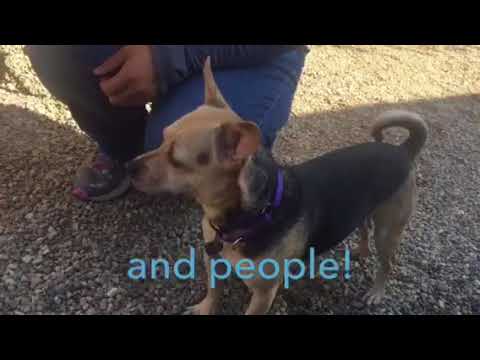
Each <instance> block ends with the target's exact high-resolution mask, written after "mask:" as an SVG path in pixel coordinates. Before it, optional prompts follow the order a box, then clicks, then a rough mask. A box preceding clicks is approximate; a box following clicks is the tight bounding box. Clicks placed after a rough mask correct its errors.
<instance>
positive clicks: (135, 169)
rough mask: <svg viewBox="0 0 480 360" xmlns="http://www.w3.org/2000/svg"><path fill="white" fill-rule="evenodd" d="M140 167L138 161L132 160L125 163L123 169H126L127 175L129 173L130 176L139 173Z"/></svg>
mask: <svg viewBox="0 0 480 360" xmlns="http://www.w3.org/2000/svg"><path fill="white" fill-rule="evenodd" d="M141 168H142V165H141V163H140V161H135V160H132V161H129V162H128V163H126V164H125V169H126V170H127V173H128V175H130V176H131V177H132V178H134V177H135V176H137V175H138V174H139V173H140V169H141Z"/></svg>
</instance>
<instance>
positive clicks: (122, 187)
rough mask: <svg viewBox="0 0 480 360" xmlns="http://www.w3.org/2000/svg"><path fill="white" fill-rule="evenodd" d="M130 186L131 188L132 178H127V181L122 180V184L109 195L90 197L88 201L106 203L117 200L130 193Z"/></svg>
mask: <svg viewBox="0 0 480 360" xmlns="http://www.w3.org/2000/svg"><path fill="white" fill-rule="evenodd" d="M130 186H131V181H130V177H128V176H127V177H125V179H123V180H122V182H121V183H120V184H119V185H118V186H117V187H116V188H115V189H113V190H112V191H110V192H109V193H108V194H105V195H101V196H95V197H89V198H88V199H87V201H93V202H104V201H109V200H113V199H117V198H119V197H120V196H122V195H124V194H125V193H126V192H127V191H128V189H130Z"/></svg>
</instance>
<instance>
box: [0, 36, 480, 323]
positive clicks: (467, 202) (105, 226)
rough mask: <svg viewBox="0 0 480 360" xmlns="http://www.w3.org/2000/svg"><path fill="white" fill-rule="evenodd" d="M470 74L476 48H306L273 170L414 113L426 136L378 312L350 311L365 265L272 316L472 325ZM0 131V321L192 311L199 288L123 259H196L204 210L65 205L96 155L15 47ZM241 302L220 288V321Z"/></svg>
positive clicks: (296, 290) (479, 60)
mask: <svg viewBox="0 0 480 360" xmlns="http://www.w3.org/2000/svg"><path fill="white" fill-rule="evenodd" d="M479 70H480V47H479V46H361V47H360V46H314V47H313V50H312V52H311V54H310V55H309V58H308V62H307V66H306V69H305V73H304V76H303V79H302V81H301V85H300V88H299V90H298V93H297V96H296V100H295V104H294V108H293V115H292V120H291V121H290V123H289V125H288V126H287V127H286V128H285V129H284V130H283V131H282V132H281V134H280V136H279V139H278V141H277V143H276V146H275V154H276V156H277V157H278V158H279V159H280V160H281V161H283V162H286V163H295V162H299V161H302V160H305V159H308V158H311V157H313V156H316V155H319V154H321V153H323V152H325V151H327V150H331V149H334V148H336V147H340V146H345V145H347V144H353V143H358V142H361V141H366V140H368V129H369V127H370V125H371V124H372V119H373V118H374V116H376V115H377V114H379V113H380V112H381V111H383V110H386V109H391V108H400V109H410V110H413V111H417V112H419V113H420V114H422V115H423V116H424V117H425V119H426V120H427V121H428V122H429V124H430V128H431V136H430V139H429V143H428V145H427V147H426V149H425V151H424V152H423V154H422V156H421V158H420V159H419V164H418V177H417V178H418V180H417V182H418V186H419V203H418V210H417V213H416V215H415V217H414V219H412V221H411V223H410V225H409V227H408V230H407V233H406V236H405V239H404V241H403V243H402V245H401V248H400V251H399V256H398V264H397V266H396V268H395V272H394V276H393V278H392V280H391V281H390V282H389V284H388V286H387V297H386V298H385V300H384V301H383V302H382V303H381V304H380V305H376V306H366V305H365V304H364V302H363V301H362V300H361V298H362V296H363V295H364V294H365V292H366V291H367V290H368V289H369V287H370V286H371V285H372V281H373V275H374V269H375V265H376V263H377V262H376V260H375V257H373V256H372V257H371V258H370V259H368V260H367V262H366V264H364V265H362V264H358V263H354V264H353V269H352V274H353V277H352V279H351V280H350V281H348V282H344V281H330V282H325V281H323V282H322V281H320V280H319V281H308V282H307V281H302V282H298V283H297V284H296V285H294V286H293V288H292V289H291V290H282V291H281V292H280V293H279V296H278V297H277V299H276V300H275V303H274V306H273V308H272V310H271V313H273V314H480V252H479V248H480V244H479V234H480V232H479V230H480V225H479V224H480V221H479V220H480V209H479V208H480V207H479V203H480V190H479V179H480V177H479V175H480V171H479V168H478V164H479V162H480V136H479V135H480V134H479V131H480V129H479V125H480V96H479V90H480V71H479ZM0 133H1V134H2V136H1V138H0V169H1V171H0V314H175V313H178V312H179V311H181V310H182V309H184V307H185V306H187V305H191V304H193V303H195V302H197V301H199V300H200V299H201V298H202V296H203V294H204V292H205V287H204V283H203V281H201V280H197V281H195V282H190V281H189V282H180V281H173V280H171V281H156V282H145V283H133V282H131V281H129V280H128V278H127V275H126V273H127V269H128V261H129V260H130V259H132V258H134V257H140V258H155V257H162V258H166V259H170V260H172V261H173V260H174V259H176V258H179V257H183V256H187V255H188V249H189V246H196V247H197V248H199V247H200V246H201V234H200V229H199V220H200V216H201V212H200V210H199V208H198V207H197V206H196V205H195V204H193V203H192V202H191V201H189V200H187V199H182V200H181V201H179V199H178V198H170V197H166V198H151V197H147V196H145V195H143V194H139V193H136V192H134V191H132V192H130V193H129V194H128V196H126V197H125V198H123V199H121V200H118V201H115V202H111V203H106V204H90V205H86V204H83V203H80V202H77V201H75V200H74V199H72V197H71V196H70V195H69V191H70V186H71V180H72V177H73V176H74V174H75V171H76V169H77V168H78V166H80V165H81V164H82V163H84V162H85V161H87V160H88V157H89V156H91V155H90V154H93V152H94V147H93V146H92V144H91V143H90V142H89V141H88V139H87V138H86V137H85V136H84V135H83V134H82V133H81V132H80V131H79V130H78V128H77V127H76V126H75V124H74V123H73V121H72V120H71V116H70V114H69V113H68V111H67V110H66V109H65V107H64V106H62V105H61V104H60V103H58V102H57V101H56V100H54V99H53V98H52V97H51V96H50V95H49V94H48V93H47V92H46V91H45V89H44V88H43V87H42V86H41V85H40V83H39V82H38V80H37V79H36V77H35V75H34V74H33V73H32V71H31V68H30V66H29V63H28V61H27V59H26V58H25V56H24V55H23V52H22V46H7V45H0ZM402 135H403V134H402V133H401V131H396V132H395V131H393V132H391V136H390V139H391V141H394V142H395V141H399V140H400V137H401V136H402ZM87 154H88V155H87ZM349 241H350V242H352V241H355V237H352V238H351V239H350V240H349ZM342 250H343V247H340V248H338V249H335V250H334V251H332V253H331V254H326V255H325V256H331V255H332V254H335V253H336V254H337V255H338V254H339V253H340V252H341V251H342ZM198 268H199V269H203V267H202V266H201V265H200V261H199V267H198ZM200 275H202V276H203V275H204V274H203V273H202V272H201V271H200ZM247 299H248V293H247V291H246V290H245V288H244V287H243V285H242V284H241V283H240V282H239V281H236V280H231V281H230V284H229V286H228V290H227V294H226V297H225V301H224V307H223V311H222V312H223V313H224V314H240V313H242V311H243V310H244V309H245V306H246V304H247Z"/></svg>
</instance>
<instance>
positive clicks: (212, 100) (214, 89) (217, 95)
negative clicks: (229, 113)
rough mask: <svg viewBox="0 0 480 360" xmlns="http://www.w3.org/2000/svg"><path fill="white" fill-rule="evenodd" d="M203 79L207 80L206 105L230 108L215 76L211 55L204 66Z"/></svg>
mask: <svg viewBox="0 0 480 360" xmlns="http://www.w3.org/2000/svg"><path fill="white" fill-rule="evenodd" d="M203 79H204V81H205V105H210V106H213V107H217V108H229V106H228V104H227V102H226V101H225V99H224V98H223V95H222V93H221V92H220V89H219V88H218V86H217V83H216V82H215V78H214V77H213V72H212V65H211V61H210V56H209V57H208V58H207V60H206V61H205V65H204V67H203Z"/></svg>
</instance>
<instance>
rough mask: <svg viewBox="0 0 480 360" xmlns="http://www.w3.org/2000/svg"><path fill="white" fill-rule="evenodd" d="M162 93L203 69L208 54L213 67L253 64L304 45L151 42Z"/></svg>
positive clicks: (266, 60) (302, 47)
mask: <svg viewBox="0 0 480 360" xmlns="http://www.w3.org/2000/svg"><path fill="white" fill-rule="evenodd" d="M152 47H153V56H154V62H155V67H156V74H157V81H158V85H159V90H160V92H161V93H165V92H167V91H168V89H169V88H170V87H172V86H174V85H176V84H178V83H180V82H182V81H183V80H185V79H187V78H188V77H190V76H192V75H193V74H196V73H199V72H200V71H202V68H203V64H204V62H205V59H206V58H207V57H208V56H210V58H211V62H212V68H214V69H215V68H217V69H218V68H228V67H243V66H253V65H259V64H262V63H266V62H268V61H269V60H271V59H272V58H274V57H276V56H278V55H280V54H282V53H284V52H287V51H291V50H294V49H299V50H301V51H305V52H306V51H308V48H307V47H306V46H305V45H152Z"/></svg>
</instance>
